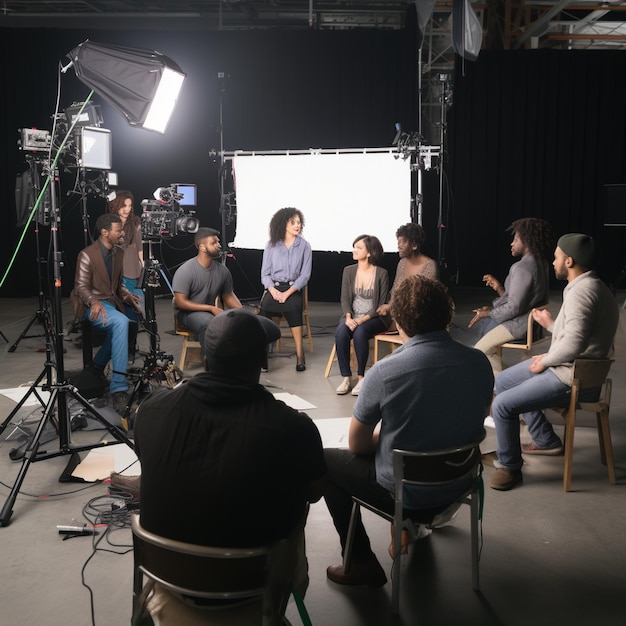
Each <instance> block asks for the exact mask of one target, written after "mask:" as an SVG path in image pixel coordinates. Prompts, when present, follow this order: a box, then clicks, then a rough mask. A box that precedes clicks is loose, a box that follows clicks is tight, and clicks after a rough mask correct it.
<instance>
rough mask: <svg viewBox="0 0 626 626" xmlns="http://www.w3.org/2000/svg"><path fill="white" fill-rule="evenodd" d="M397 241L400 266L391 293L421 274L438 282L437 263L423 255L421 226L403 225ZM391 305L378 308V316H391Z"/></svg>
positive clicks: (423, 238)
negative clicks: (404, 282)
mask: <svg viewBox="0 0 626 626" xmlns="http://www.w3.org/2000/svg"><path fill="white" fill-rule="evenodd" d="M396 239H397V240H398V256H399V257H400V260H399V261H398V266H397V268H396V276H395V278H394V281H393V286H392V287H391V293H392V294H393V292H394V291H395V289H396V287H397V286H398V285H399V284H400V283H401V282H402V281H403V280H404V279H405V278H408V277H409V276H415V275H416V274H419V275H420V276H423V277H424V278H431V279H433V280H437V278H438V277H439V273H438V271H437V263H436V262H435V261H434V260H433V259H431V258H430V257H428V256H426V255H425V254H423V253H422V251H421V247H422V244H423V243H424V241H425V240H426V233H425V232H424V229H423V228H422V226H421V224H413V223H411V222H410V223H408V224H403V225H402V226H400V227H399V228H398V230H397V231H396ZM389 308H390V305H389V304H383V305H381V306H379V307H378V309H377V312H378V315H380V316H382V317H386V316H388V315H389Z"/></svg>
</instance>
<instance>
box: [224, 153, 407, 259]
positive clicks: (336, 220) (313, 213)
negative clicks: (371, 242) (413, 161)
mask: <svg viewBox="0 0 626 626" xmlns="http://www.w3.org/2000/svg"><path fill="white" fill-rule="evenodd" d="M373 150H375V149H373ZM392 150H393V149H389V150H385V151H384V152H383V151H380V149H379V151H378V152H368V151H367V149H363V150H362V151H361V152H356V151H354V152H341V151H333V152H324V151H318V152H313V151H312V152H307V153H304V154H293V153H292V154H289V153H285V154H276V153H271V154H259V153H251V154H248V155H245V154H244V155H241V154H238V153H235V156H234V157H233V174H234V178H235V191H236V198H237V232H236V236H235V241H234V242H232V244H233V246H235V247H237V248H252V249H261V250H262V249H263V248H264V247H265V244H266V243H267V240H268V238H269V235H268V228H269V223H270V219H271V217H272V215H273V214H274V213H275V212H276V211H277V210H278V209H281V208H283V207H295V208H297V209H300V211H302V213H303V214H304V218H305V222H306V225H305V228H304V231H303V233H302V234H303V236H304V238H305V239H306V240H307V241H308V242H309V243H310V244H311V247H312V248H313V250H320V251H332V252H351V251H352V242H353V241H354V238H355V237H358V236H359V235H362V234H367V235H376V236H377V237H378V238H379V239H380V240H381V242H382V244H383V249H384V250H385V252H395V251H396V250H397V242H396V237H395V233H396V229H397V228H398V226H400V225H401V224H405V223H407V222H409V221H410V219H411V216H410V213H411V210H410V208H411V168H410V160H409V159H407V160H404V159H402V158H398V154H397V152H395V154H394V152H393V151H392Z"/></svg>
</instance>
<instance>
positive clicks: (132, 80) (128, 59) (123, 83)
mask: <svg viewBox="0 0 626 626" xmlns="http://www.w3.org/2000/svg"><path fill="white" fill-rule="evenodd" d="M67 57H68V58H69V59H70V60H71V62H72V65H73V66H74V71H75V72H76V76H77V77H78V79H79V80H80V81H81V82H83V83H84V84H85V85H87V86H88V87H90V88H91V89H93V90H94V91H95V92H96V93H97V94H98V95H100V96H101V97H102V98H104V99H105V100H107V101H108V102H109V103H110V104H112V105H113V106H114V107H115V108H116V109H117V110H118V111H120V112H121V113H122V115H124V117H125V118H126V119H127V120H128V123H129V124H131V126H138V127H141V128H145V129H147V130H155V131H158V132H160V133H163V132H165V128H166V126H167V122H168V120H169V118H170V115H171V114H172V111H173V110H174V106H175V104H176V100H177V98H178V94H179V92H180V89H181V87H182V85H183V81H184V80H185V76H186V75H185V74H184V72H183V71H182V70H181V69H180V68H179V67H178V65H176V63H174V61H172V60H171V59H170V58H168V57H166V56H164V55H162V54H161V53H160V52H156V51H153V50H141V49H138V48H127V47H125V46H116V45H111V44H101V43H95V42H93V41H89V40H86V41H84V42H83V43H81V44H79V45H78V46H77V47H76V48H74V49H73V50H72V51H71V52H69V53H68V54H67Z"/></svg>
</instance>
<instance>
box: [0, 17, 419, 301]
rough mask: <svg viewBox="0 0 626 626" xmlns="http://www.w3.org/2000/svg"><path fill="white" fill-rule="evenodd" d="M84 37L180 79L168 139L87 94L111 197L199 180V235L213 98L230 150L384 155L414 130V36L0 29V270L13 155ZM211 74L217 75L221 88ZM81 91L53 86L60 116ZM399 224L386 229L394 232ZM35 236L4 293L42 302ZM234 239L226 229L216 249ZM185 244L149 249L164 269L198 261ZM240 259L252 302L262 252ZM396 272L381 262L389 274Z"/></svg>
mask: <svg viewBox="0 0 626 626" xmlns="http://www.w3.org/2000/svg"><path fill="white" fill-rule="evenodd" d="M85 39H91V40H93V41H96V42H103V43H112V44H121V45H126V46H132V47H138V48H149V49H156V50H158V51H159V52H161V53H163V54H165V55H167V56H169V57H171V58H172V59H174V61H175V62H176V63H177V64H178V65H180V67H181V68H182V69H183V70H184V71H185V72H186V73H187V75H188V79H187V82H186V84H185V87H184V89H183V92H182V95H181V98H180V100H179V103H178V106H177V109H176V111H175V112H174V115H173V117H172V119H171V121H170V124H169V126H168V129H167V132H166V134H165V135H164V136H161V135H157V134H153V133H148V132H146V131H143V130H140V129H134V128H131V127H129V126H128V125H127V124H126V122H125V121H124V119H123V118H122V116H121V115H120V114H119V113H117V112H116V111H114V110H113V109H112V108H111V107H110V106H109V105H107V103H104V102H101V101H99V100H98V97H97V95H96V96H94V101H95V102H98V103H99V104H101V105H102V113H103V117H104V127H106V128H108V129H110V130H111V131H112V144H113V169H114V170H115V171H117V172H118V173H119V179H120V180H119V187H120V188H128V189H130V190H131V191H133V193H134V194H135V200H136V210H138V209H139V202H140V200H141V199H142V198H149V197H151V195H152V192H153V191H154V190H155V189H156V188H157V187H161V186H166V185H168V184H169V183H171V182H186V183H197V184H198V197H199V207H198V216H199V217H200V219H201V222H202V224H203V225H207V226H213V227H217V228H220V226H221V216H220V215H219V211H218V209H219V194H218V185H217V177H218V172H217V170H218V163H216V159H215V158H214V157H211V156H210V152H211V150H214V149H216V148H219V146H220V136H219V103H220V99H221V101H222V104H223V138H224V148H225V149H226V150H227V151H232V150H274V149H277V150H278V149H308V148H355V147H356V148H358V147H380V146H388V145H389V144H390V143H391V141H392V139H393V137H394V135H395V128H394V124H395V122H401V124H402V126H403V128H406V129H413V128H415V120H416V119H417V110H416V99H417V94H416V87H415V85H416V59H417V54H416V48H415V33H414V29H412V28H410V29H407V30H405V31H396V32H384V31H378V32H377V31H351V32H344V33H340V32H327V31H298V32H296V31H262V32H261V31H249V32H214V31H211V32H196V31H193V32H176V31H173V32H172V31H169V32H155V31H133V32H131V31H102V32H98V31H88V32H87V31H84V32H83V31H77V30H46V29H34V30H31V29H0V54H1V56H2V58H3V59H12V61H11V63H3V64H2V66H1V67H0V85H1V86H2V92H1V95H0V104H1V106H2V111H3V115H2V120H1V121H0V146H1V148H0V149H1V150H2V155H3V156H2V158H3V162H4V163H6V166H5V167H3V168H2V173H1V174H0V198H1V205H0V206H1V207H2V209H0V210H2V212H3V216H4V220H3V221H4V223H5V224H6V225H7V228H6V229H2V230H1V231H0V237H1V238H2V245H0V257H1V258H0V260H1V261H2V263H1V266H2V268H3V269H4V267H6V263H7V261H8V258H9V255H10V253H12V251H13V249H14V247H15V243H16V241H17V236H18V232H17V231H16V229H15V227H14V225H15V216H14V213H15V210H14V202H13V192H14V188H15V175H16V174H17V173H19V170H20V168H21V167H22V163H21V162H22V161H23V159H22V156H23V155H21V154H20V152H19V150H18V149H17V146H16V140H17V138H18V133H17V129H18V128H21V127H31V126H36V127H38V128H43V129H46V128H47V129H50V127H51V120H50V115H51V114H52V113H53V111H54V106H55V95H56V94H55V90H56V78H57V72H58V63H59V61H62V62H63V63H66V62H67V59H66V58H65V55H66V54H67V52H68V51H70V50H71V49H73V48H74V47H75V46H76V45H77V44H78V43H80V42H81V41H84V40H85ZM218 73H223V74H224V76H225V77H224V80H220V79H219V78H218ZM87 94H88V89H87V88H86V87H85V86H83V85H82V84H81V83H79V81H78V80H77V79H76V77H75V76H74V75H73V70H71V69H70V70H69V71H68V73H67V74H66V75H64V76H63V78H62V81H61V95H62V102H61V106H62V108H63V107H66V106H68V105H69V104H71V102H72V101H73V100H78V101H80V100H84V99H85V97H86V95H87ZM62 178H65V179H68V184H69V185H70V188H71V183H72V180H71V178H72V173H71V172H70V173H65V174H64V173H63V172H62ZM67 189H68V187H67V186H65V189H64V191H63V193H62V197H61V198H60V200H61V202H62V211H61V214H62V218H63V224H62V226H63V250H64V251H65V257H66V270H65V277H64V291H65V292H69V290H70V289H71V287H72V284H71V283H72V280H73V271H74V263H75V258H76V254H77V253H78V251H79V250H80V248H81V247H82V244H83V236H82V224H81V220H80V206H79V205H80V200H79V198H77V196H76V195H75V194H70V195H69V196H66V195H65V193H66V190H67ZM409 201H410V198H407V218H408V216H409ZM89 204H90V211H89V212H90V216H91V223H92V225H93V222H94V221H95V219H96V217H97V216H98V215H99V214H100V213H102V212H103V211H104V210H105V209H104V207H105V203H104V201H103V200H102V199H96V198H90V199H89ZM277 208H280V207H277ZM358 210H359V207H346V211H353V212H354V213H355V220H356V218H358ZM381 211H384V207H381ZM355 224H356V226H355V232H354V233H347V234H346V237H347V238H348V239H349V240H350V241H352V238H353V237H355V236H356V235H357V234H359V232H360V231H359V228H358V221H355ZM397 226H398V225H397V224H390V226H389V227H390V228H391V229H394V230H395V228H396V227H397ZM329 227H330V228H332V225H329ZM229 228H230V227H229ZM305 235H306V233H305ZM33 238H34V237H33V236H32V235H29V236H28V237H27V241H26V242H25V247H24V250H23V251H22V252H21V253H20V257H19V258H18V264H17V266H16V268H15V269H14V270H13V271H12V273H11V275H10V277H9V280H8V281H7V283H6V285H5V287H4V288H3V289H2V290H1V292H0V295H1V296H11V295H13V296H15V295H31V294H34V293H37V284H36V273H35V264H34V258H35V253H34V251H33V248H34V244H33V242H32V240H33ZM230 239H231V237H230V235H229V233H228V232H227V233H226V234H225V236H223V240H226V241H229V240H230ZM190 240H191V238H190V237H186V238H185V237H182V238H180V239H179V238H175V239H173V240H169V241H166V242H164V243H163V245H162V246H158V247H157V256H158V257H159V258H160V259H161V260H162V261H164V262H165V264H166V265H167V266H168V267H169V268H172V269H173V268H175V267H176V266H177V265H178V264H179V263H180V262H182V261H183V260H185V259H186V258H189V257H190V256H192V255H193V254H194V253H195V250H194V248H193V244H192V242H191V241H190ZM391 252H392V251H390V253H391ZM389 256H390V257H392V256H393V255H392V254H390V255H389ZM235 257H236V259H235V260H230V261H228V263H229V264H232V271H233V275H234V277H235V287H236V290H237V293H238V295H240V297H250V296H254V295H255V293H254V291H255V290H257V292H258V293H260V289H261V285H260V277H259V267H260V253H258V252H246V251H236V254H235ZM394 261H395V260H394V259H392V258H390V263H392V265H393V266H395V262H394ZM349 262H351V257H350V255H347V258H346V255H337V254H334V255H329V254H319V253H317V254H316V259H315V267H316V270H315V273H314V276H313V279H312V281H311V288H310V294H311V298H315V299H321V300H338V298H339V288H340V284H339V283H340V280H341V269H342V268H343V266H344V265H346V264H347V263H349ZM326 265H327V266H326ZM328 276H331V277H334V278H331V279H330V280H329V278H328ZM335 279H336V280H335Z"/></svg>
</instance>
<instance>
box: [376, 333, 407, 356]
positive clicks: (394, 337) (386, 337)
mask: <svg viewBox="0 0 626 626" xmlns="http://www.w3.org/2000/svg"><path fill="white" fill-rule="evenodd" d="M380 343H386V344H389V347H390V349H391V352H393V351H394V350H395V349H396V348H397V347H398V346H401V345H402V339H400V335H399V334H398V331H397V330H394V331H390V332H386V333H378V335H374V363H377V362H378V350H379V344H380Z"/></svg>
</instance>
